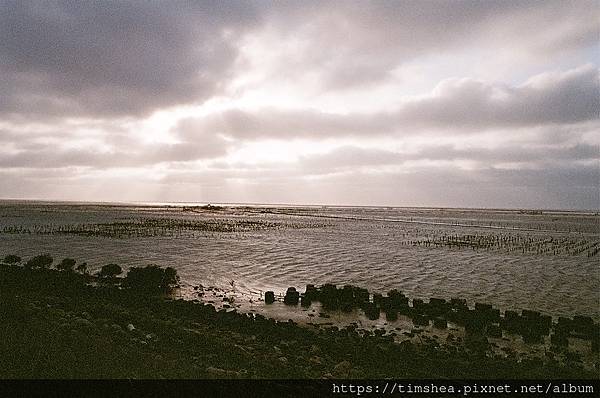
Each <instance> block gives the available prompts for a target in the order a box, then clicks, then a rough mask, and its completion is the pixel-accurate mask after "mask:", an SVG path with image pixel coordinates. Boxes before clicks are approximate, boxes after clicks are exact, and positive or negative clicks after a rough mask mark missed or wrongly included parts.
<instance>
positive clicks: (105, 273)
mask: <svg viewBox="0 0 600 398" xmlns="http://www.w3.org/2000/svg"><path fill="white" fill-rule="evenodd" d="M122 272H123V269H121V267H120V266H119V265H117V264H106V265H105V266H103V267H102V269H100V272H98V276H99V277H100V278H103V279H112V278H114V277H116V276H117V275H119V274H121V273H122Z"/></svg>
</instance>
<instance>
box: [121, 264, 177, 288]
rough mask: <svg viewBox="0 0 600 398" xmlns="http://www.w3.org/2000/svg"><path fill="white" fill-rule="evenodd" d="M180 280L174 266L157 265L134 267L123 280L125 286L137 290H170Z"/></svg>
mask: <svg viewBox="0 0 600 398" xmlns="http://www.w3.org/2000/svg"><path fill="white" fill-rule="evenodd" d="M178 282H179V277H178V276H177V271H176V270H175V269H174V268H172V267H167V268H160V267H158V266H156V265H148V266H146V267H143V268H140V267H132V268H130V269H129V271H128V272H127V276H126V277H125V279H124V280H123V286H124V287H125V288H129V289H132V290H137V291H145V292H168V291H169V290H171V289H172V288H174V287H175V286H176V285H177V283H178Z"/></svg>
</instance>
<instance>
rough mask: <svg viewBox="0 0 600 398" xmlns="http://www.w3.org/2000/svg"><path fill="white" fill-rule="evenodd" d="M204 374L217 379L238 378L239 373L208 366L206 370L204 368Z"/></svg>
mask: <svg viewBox="0 0 600 398" xmlns="http://www.w3.org/2000/svg"><path fill="white" fill-rule="evenodd" d="M206 373H208V375H209V376H210V377H213V378H217V379H225V378H237V377H239V373H238V372H236V371H233V370H225V369H221V368H215V367H214V366H209V367H208V368H206Z"/></svg>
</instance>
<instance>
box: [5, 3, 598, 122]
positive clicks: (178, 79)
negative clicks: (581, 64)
mask: <svg viewBox="0 0 600 398" xmlns="http://www.w3.org/2000/svg"><path fill="white" fill-rule="evenodd" d="M595 6H596V4H595V2H593V1H589V2H588V1H585V0H580V1H570V2H564V1H556V2H555V1H549V2H543V3H540V2H526V1H519V2H472V1H453V2H448V1H419V2H416V1H404V2H389V1H373V2H362V1H352V2H345V3H344V4H343V5H340V4H339V2H334V1H331V2H329V1H318V2H317V1H313V2H298V3H280V2H259V1H256V2H253V1H245V2H244V1H228V2H220V1H213V0H206V1H199V2H183V1H181V2H180V1H178V2H171V3H163V2H142V1H134V2H106V1H105V2H76V1H52V2H45V3H43V4H40V3H35V2H18V1H8V0H5V1H2V2H0V37H2V38H3V39H2V40H1V41H0V76H1V77H0V93H1V94H0V113H1V114H3V115H4V116H5V117H6V116H9V115H12V116H13V117H18V116H20V117H27V118H31V117H34V116H36V115H46V116H50V115H54V116H55V117H64V116H81V115H92V116H97V117H98V116H102V117H114V116H116V115H120V116H122V115H141V114H147V113H148V112H150V111H152V110H155V109H158V108H161V107H167V106H171V105H177V104H184V103H193V102H201V101H203V100H206V99H208V98H210V97H212V96H214V95H216V94H218V93H221V92H222V90H223V89H225V88H226V86H227V85H228V84H229V83H230V81H231V78H232V76H233V74H234V73H237V72H240V71H239V70H234V69H235V68H236V67H237V66H239V65H244V63H243V62H241V63H238V61H239V48H238V46H239V43H240V41H239V39H240V38H242V37H245V35H250V34H257V33H259V32H261V30H262V29H263V28H264V29H268V28H272V29H273V30H274V32H276V33H275V34H276V35H278V37H277V40H278V42H284V41H285V40H287V39H290V38H293V37H301V38H302V39H303V40H306V41H307V42H308V43H309V44H308V45H307V46H306V48H304V49H303V50H301V51H300V52H299V53H298V54H296V56H295V57H294V59H293V60H291V61H290V60H285V61H286V62H282V63H281V65H280V67H279V68H280V69H279V70H278V71H275V73H276V74H278V75H285V74H287V75H290V76H292V78H293V77H294V76H297V75H298V74H302V73H304V72H306V73H314V74H317V75H319V76H321V80H322V86H323V88H325V89H327V88H328V87H329V88H337V89H339V88H347V87H351V86H353V85H357V84H364V83H365V82H367V83H369V82H374V81H381V80H384V79H385V78H386V76H387V73H389V72H390V71H391V70H393V69H394V68H396V67H397V66H398V65H400V64H402V63H403V62H405V61H406V60H409V59H412V58H414V57H415V56H417V55H426V54H437V53H440V52H444V51H451V50H456V49H457V48H461V46H464V45H465V44H468V43H471V44H472V43H478V42H483V43H485V45H487V46H493V45H495V42H494V40H497V39H494V34H497V33H496V32H498V31H499V32H502V35H503V36H502V40H505V41H513V42H516V43H517V44H522V43H528V42H529V41H532V40H533V41H534V43H533V44H532V46H537V47H539V48H542V49H543V50H539V51H544V54H543V55H544V56H545V57H546V58H547V57H548V55H549V53H561V54H563V53H564V51H565V49H569V48H571V49H579V50H581V49H582V48H586V47H589V46H593V45H595V43H596V42H597V33H598V29H597V20H596V18H595V15H594V13H593V12H589V10H590V9H595ZM532 26H535V27H536V34H526V33H528V32H531V27H532ZM556 26H559V27H561V31H562V32H565V33H564V34H563V40H562V41H558V40H556V37H554V36H552V35H551V33H552V32H553V29H554V28H555V27H556ZM565 26H566V27H565ZM548 37H549V38H548ZM490 40H491V41H490ZM287 61H290V62H287Z"/></svg>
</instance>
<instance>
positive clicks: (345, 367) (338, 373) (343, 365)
mask: <svg viewBox="0 0 600 398" xmlns="http://www.w3.org/2000/svg"><path fill="white" fill-rule="evenodd" d="M350 370H352V364H351V363H350V362H348V361H342V362H340V363H338V364H337V365H335V366H334V367H333V371H332V372H331V373H332V374H333V376H335V377H336V378H338V379H346V378H348V375H349V374H350Z"/></svg>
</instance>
